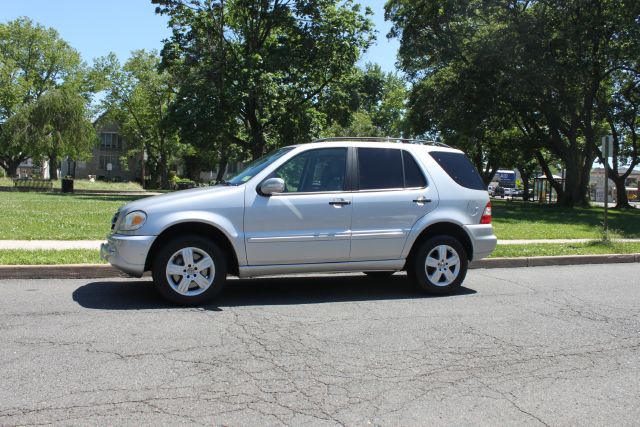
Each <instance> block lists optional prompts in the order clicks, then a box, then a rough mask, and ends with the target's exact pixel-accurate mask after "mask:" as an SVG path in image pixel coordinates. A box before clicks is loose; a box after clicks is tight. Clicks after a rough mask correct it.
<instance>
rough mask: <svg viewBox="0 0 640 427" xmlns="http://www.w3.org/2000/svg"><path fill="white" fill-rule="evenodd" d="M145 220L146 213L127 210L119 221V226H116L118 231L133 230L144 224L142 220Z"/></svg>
mask: <svg viewBox="0 0 640 427" xmlns="http://www.w3.org/2000/svg"><path fill="white" fill-rule="evenodd" d="M146 220H147V214H146V213H144V212H142V211H133V212H129V213H128V214H127V216H125V217H124V219H123V220H122V222H121V223H120V227H118V230H119V231H133V230H137V229H138V228H140V227H142V226H143V225H144V222H145V221H146Z"/></svg>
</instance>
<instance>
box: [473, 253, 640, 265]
mask: <svg viewBox="0 0 640 427" xmlns="http://www.w3.org/2000/svg"><path fill="white" fill-rule="evenodd" d="M629 262H640V254H608V255H561V256H538V257H526V258H487V259H481V260H479V261H472V262H471V263H470V265H469V268H518V267H546V266H552V265H583V264H620V263H629Z"/></svg>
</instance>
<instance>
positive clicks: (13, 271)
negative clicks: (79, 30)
mask: <svg viewBox="0 0 640 427" xmlns="http://www.w3.org/2000/svg"><path fill="white" fill-rule="evenodd" d="M631 262H640V254H616V255H565V256H541V257H527V258H488V259H481V260H479V261H472V262H471V263H470V264H469V268H473V269H479V268H522V267H547V266H553V265H584V264H620V263H631ZM105 277H129V276H127V275H126V274H124V273H122V272H121V271H119V270H117V269H115V268H114V267H112V266H110V265H108V264H63V265H0V279H101V278H105Z"/></svg>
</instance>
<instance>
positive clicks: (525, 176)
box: [518, 167, 531, 202]
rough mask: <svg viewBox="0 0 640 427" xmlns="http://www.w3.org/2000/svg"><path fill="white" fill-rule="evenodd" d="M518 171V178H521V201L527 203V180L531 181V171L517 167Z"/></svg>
mask: <svg viewBox="0 0 640 427" xmlns="http://www.w3.org/2000/svg"><path fill="white" fill-rule="evenodd" d="M518 171H520V176H521V177H522V186H523V187H524V188H523V190H524V194H523V195H522V200H523V201H525V202H527V201H529V180H530V179H531V171H530V170H527V169H525V168H521V167H518Z"/></svg>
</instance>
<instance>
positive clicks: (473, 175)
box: [429, 151, 486, 190]
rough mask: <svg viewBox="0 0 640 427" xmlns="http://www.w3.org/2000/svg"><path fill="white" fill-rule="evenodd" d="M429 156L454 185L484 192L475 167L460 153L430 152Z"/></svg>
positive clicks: (482, 183)
mask: <svg viewBox="0 0 640 427" xmlns="http://www.w3.org/2000/svg"><path fill="white" fill-rule="evenodd" d="M429 154H430V155H431V157H433V158H434V160H435V161H436V162H438V164H439V165H440V167H442V169H444V171H445V172H446V173H447V174H448V175H449V176H450V177H451V179H453V180H454V181H455V182H456V183H458V184H459V185H461V186H463V187H467V188H470V189H472V190H486V187H485V186H484V182H483V181H482V178H480V174H478V171H477V170H476V168H475V166H473V164H472V163H471V162H470V161H469V159H467V156H465V155H464V154H462V153H452V152H449V151H430V152H429Z"/></svg>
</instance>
